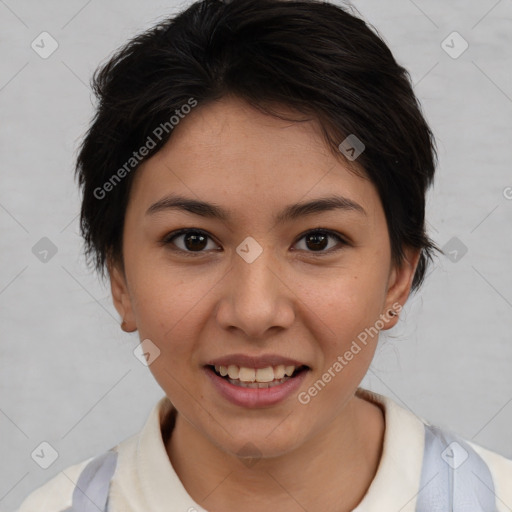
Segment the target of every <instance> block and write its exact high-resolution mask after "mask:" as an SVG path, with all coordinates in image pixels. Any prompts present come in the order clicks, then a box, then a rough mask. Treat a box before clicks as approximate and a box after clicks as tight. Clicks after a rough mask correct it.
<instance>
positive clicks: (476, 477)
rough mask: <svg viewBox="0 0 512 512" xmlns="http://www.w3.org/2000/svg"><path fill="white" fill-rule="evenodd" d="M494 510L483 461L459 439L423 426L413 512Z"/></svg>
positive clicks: (490, 479)
mask: <svg viewBox="0 0 512 512" xmlns="http://www.w3.org/2000/svg"><path fill="white" fill-rule="evenodd" d="M404 449H406V447H405V446H404ZM496 511H497V508H496V495H495V494H494V483H493V480H492V475H491V472H490V470H489V468H488V467H487V464H486V463H485V462H484V460H483V459H482V458H481V457H480V456H479V455H478V454H477V453H476V452H475V450H473V448H471V446H469V444H468V443H466V442H465V441H464V440H463V439H460V438H459V437H455V436H453V435H451V434H449V433H448V432H445V431H443V430H441V429H439V428H437V427H433V426H431V425H425V451H424V455H423V467H422V472H421V482H420V492H419V493H418V500H417V503H416V512H496Z"/></svg>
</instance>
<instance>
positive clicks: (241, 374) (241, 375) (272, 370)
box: [215, 364, 296, 382]
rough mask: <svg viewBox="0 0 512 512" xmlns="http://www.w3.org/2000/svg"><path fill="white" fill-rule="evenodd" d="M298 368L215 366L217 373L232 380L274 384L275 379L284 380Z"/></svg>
mask: <svg viewBox="0 0 512 512" xmlns="http://www.w3.org/2000/svg"><path fill="white" fill-rule="evenodd" d="M295 368H296V366H293V365H290V366H285V365H284V364H280V365H278V366H274V367H272V366H267V367H266V368H257V369H256V368H246V367H245V366H236V365H235V364H230V365H229V366H222V365H220V366H215V371H217V372H218V373H220V374H221V375H222V376H223V377H225V376H226V375H229V378H230V379H239V380H241V381H242V382H272V381H273V380H274V379H282V378H283V377H284V376H285V375H287V376H288V377H290V376H291V375H292V374H293V372H294V371H295Z"/></svg>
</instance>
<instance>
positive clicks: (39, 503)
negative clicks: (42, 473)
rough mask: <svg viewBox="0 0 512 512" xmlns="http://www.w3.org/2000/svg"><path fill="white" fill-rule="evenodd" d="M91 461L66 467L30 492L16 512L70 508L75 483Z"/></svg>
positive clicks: (53, 510)
mask: <svg viewBox="0 0 512 512" xmlns="http://www.w3.org/2000/svg"><path fill="white" fill-rule="evenodd" d="M92 459H93V457H90V458H89V459H86V460H83V461H81V462H79V463H78V464H74V465H72V466H69V467H67V468H66V469H64V470H62V471H61V472H60V473H58V474H57V475H55V476H54V477H53V478H51V479H50V480H49V481H47V482H46V483H45V484H43V485H41V486H40V487H38V488H37V489H35V490H34V491H32V492H31V493H30V494H29V495H28V496H27V497H26V498H25V500H24V501H23V503H22V504H21V505H20V507H19V508H18V510H17V512H41V511H43V510H44V511H45V512H63V511H64V510H65V509H66V508H68V507H71V503H72V498H73V491H74V489H75V483H76V481H77V480H78V477H79V476H80V473H81V472H82V471H83V470H84V468H85V467H86V466H87V464H88V463H89V462H90V461H91V460H92Z"/></svg>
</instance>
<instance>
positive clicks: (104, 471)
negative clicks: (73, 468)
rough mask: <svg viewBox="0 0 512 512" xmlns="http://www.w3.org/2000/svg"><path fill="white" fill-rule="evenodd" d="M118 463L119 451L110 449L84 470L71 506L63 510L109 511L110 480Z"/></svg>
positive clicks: (84, 511)
mask: <svg viewBox="0 0 512 512" xmlns="http://www.w3.org/2000/svg"><path fill="white" fill-rule="evenodd" d="M116 465H117V452H116V451H114V450H113V449H110V450H108V451H107V452H105V453H102V454H100V455H98V456H97V457H95V458H94V459H92V460H91V461H90V462H89V463H88V464H87V466H85V468H84V469H83V470H82V472H81V473H80V476H79V477H78V481H77V483H76V487H75V489H74V491H73V503H72V505H71V508H67V509H66V510H65V511H63V512H107V511H108V493H109V490H110V480H111V478H112V476H113V475H114V471H115V469H116Z"/></svg>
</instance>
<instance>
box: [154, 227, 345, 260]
mask: <svg viewBox="0 0 512 512" xmlns="http://www.w3.org/2000/svg"><path fill="white" fill-rule="evenodd" d="M189 232H194V233H198V234H201V235H203V236H205V237H207V238H209V239H210V240H213V241H214V242H215V243H217V242H216V241H215V238H214V237H213V236H212V235H210V234H209V233H208V232H207V231H204V230H203V229H200V228H181V229H178V230H176V231H172V232H170V233H167V234H166V235H165V236H164V237H163V238H162V240H161V241H160V245H162V246H167V245H172V241H173V240H174V239H175V238H178V237H179V236H181V235H184V234H187V233H189ZM316 233H322V234H325V235H327V236H330V237H332V238H335V239H337V241H338V243H339V244H340V245H341V246H349V245H351V242H350V240H349V239H348V238H347V237H346V236H344V235H343V234H341V233H339V232H338V231H333V230H332V229H327V228H320V227H318V228H310V229H307V230H306V231H304V232H302V233H301V234H300V235H298V236H297V238H296V240H295V242H294V243H293V245H296V244H297V243H298V242H299V241H300V240H302V239H303V238H304V237H305V236H306V235H309V234H316ZM341 248H342V247H339V248H337V249H336V248H331V249H328V250H327V251H316V252H315V251H305V252H306V253H307V254H308V255H312V256H323V255H327V254H332V253H335V252H338V251H339V250H341ZM172 250H173V251H176V252H179V253H181V254H185V255H187V256H189V255H191V256H199V255H202V254H206V253H208V252H210V251H185V250H183V249H180V248H173V249H172ZM299 252H301V250H299Z"/></svg>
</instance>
